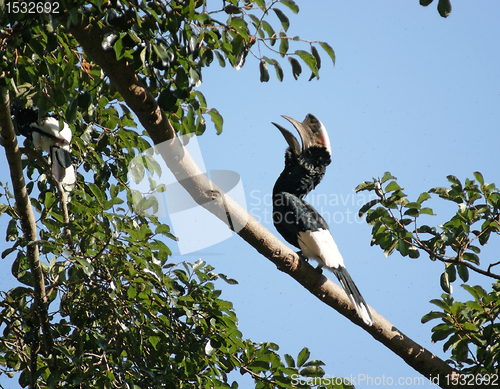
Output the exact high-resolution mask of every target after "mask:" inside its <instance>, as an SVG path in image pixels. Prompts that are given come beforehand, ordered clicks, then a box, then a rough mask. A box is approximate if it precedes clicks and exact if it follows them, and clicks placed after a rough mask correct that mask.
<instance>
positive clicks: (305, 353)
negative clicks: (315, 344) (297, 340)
mask: <svg viewBox="0 0 500 389" xmlns="http://www.w3.org/2000/svg"><path fill="white" fill-rule="evenodd" d="M310 355H311V352H310V351H309V349H308V348H307V347H304V348H303V349H302V350H300V352H299V355H298V356H297V366H299V367H301V366H303V365H304V363H306V361H307V360H308V359H309V356H310Z"/></svg>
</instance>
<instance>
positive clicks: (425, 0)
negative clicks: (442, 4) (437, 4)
mask: <svg viewBox="0 0 500 389" xmlns="http://www.w3.org/2000/svg"><path fill="white" fill-rule="evenodd" d="M433 1H434V0H420V5H423V6H424V7H427V6H428V5H429V4H430V3H432V2H433Z"/></svg>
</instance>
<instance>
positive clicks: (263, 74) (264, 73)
mask: <svg viewBox="0 0 500 389" xmlns="http://www.w3.org/2000/svg"><path fill="white" fill-rule="evenodd" d="M259 71H260V82H268V81H269V72H268V70H267V65H266V62H265V61H264V60H261V61H260V63H259Z"/></svg>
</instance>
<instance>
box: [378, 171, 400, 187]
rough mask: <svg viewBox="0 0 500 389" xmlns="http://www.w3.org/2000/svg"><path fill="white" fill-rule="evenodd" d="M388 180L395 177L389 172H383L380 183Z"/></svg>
mask: <svg viewBox="0 0 500 389" xmlns="http://www.w3.org/2000/svg"><path fill="white" fill-rule="evenodd" d="M389 180H396V177H394V176H393V175H392V174H391V173H390V172H385V173H384V175H383V176H382V179H381V180H380V183H381V184H383V183H385V182H386V181H389Z"/></svg>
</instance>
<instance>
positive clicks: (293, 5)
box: [280, 0, 299, 14]
mask: <svg viewBox="0 0 500 389" xmlns="http://www.w3.org/2000/svg"><path fill="white" fill-rule="evenodd" d="M280 3H281V4H284V5H286V6H287V7H288V8H290V10H291V11H292V12H293V13H294V14H297V13H299V6H298V5H297V4H296V3H295V1H293V0H280Z"/></svg>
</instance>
